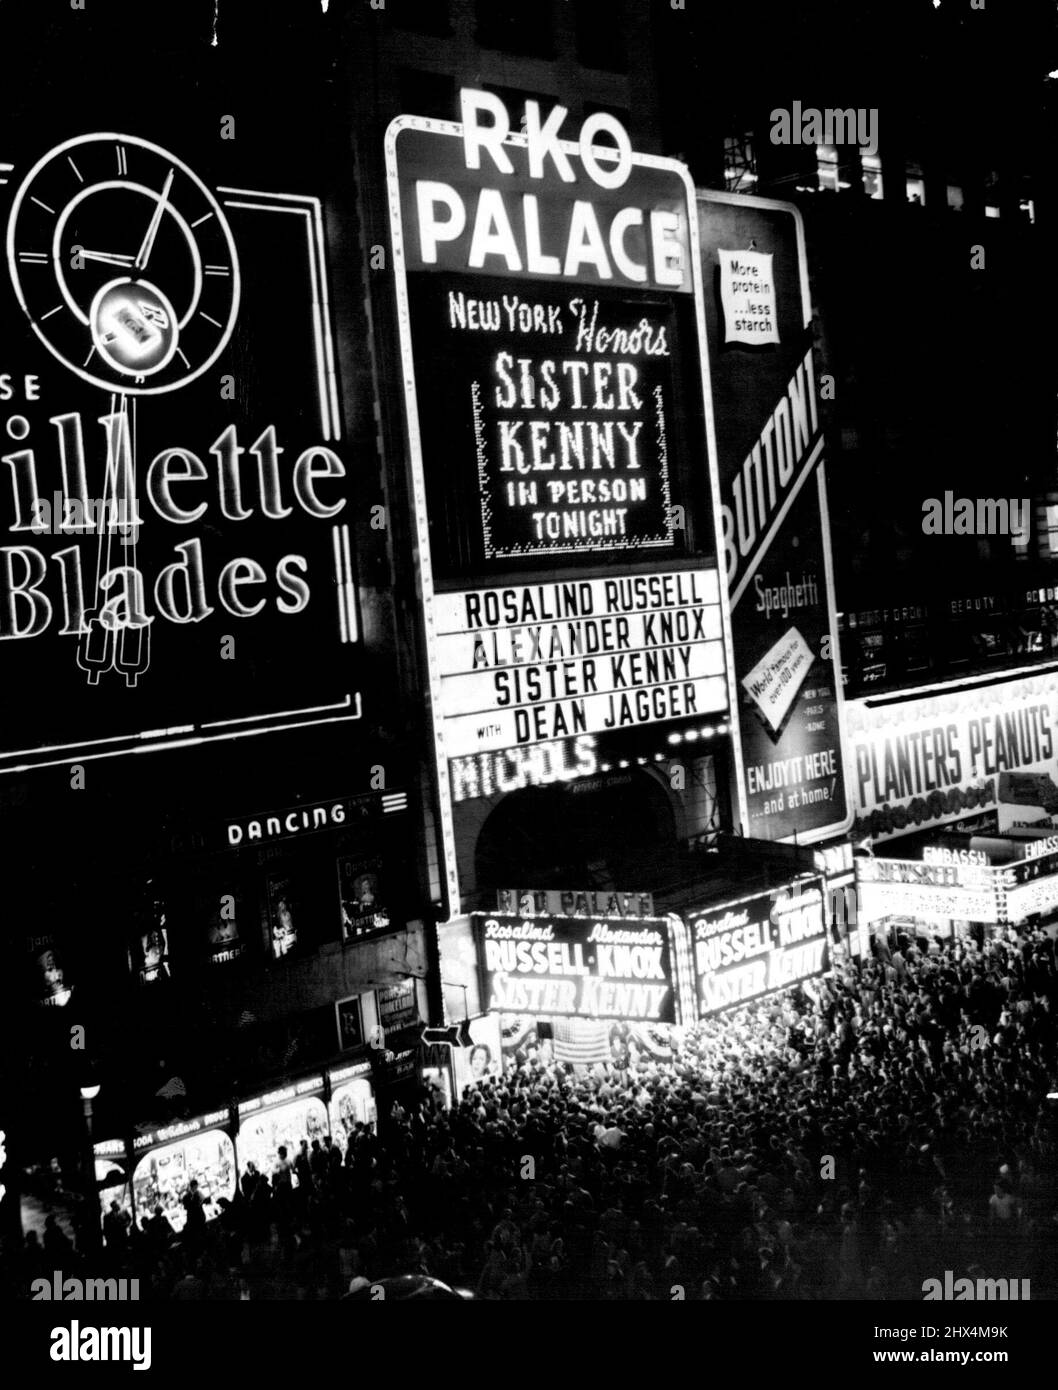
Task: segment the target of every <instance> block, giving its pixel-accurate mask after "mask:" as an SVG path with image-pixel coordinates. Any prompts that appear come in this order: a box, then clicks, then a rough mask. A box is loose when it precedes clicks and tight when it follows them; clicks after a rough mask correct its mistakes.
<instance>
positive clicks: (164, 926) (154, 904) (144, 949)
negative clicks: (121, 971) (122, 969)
mask: <svg viewBox="0 0 1058 1390" xmlns="http://www.w3.org/2000/svg"><path fill="white" fill-rule="evenodd" d="M147 887H148V892H147V894H146V896H145V900H144V902H143V904H142V907H141V910H140V912H139V914H138V918H139V920H138V922H137V923H136V926H135V927H134V929H133V934H132V940H131V942H130V943H129V967H130V969H131V971H132V975H133V978H134V979H135V980H136V982H137V984H141V985H152V984H155V983H156V982H157V981H159V980H167V979H168V978H169V926H168V921H167V914H166V908H165V902H164V900H163V899H162V898H160V897H158V896H155V894H154V893H152V892H150V887H151V885H149V884H148V885H147Z"/></svg>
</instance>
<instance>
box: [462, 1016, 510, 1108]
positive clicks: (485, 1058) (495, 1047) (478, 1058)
mask: <svg viewBox="0 0 1058 1390" xmlns="http://www.w3.org/2000/svg"><path fill="white" fill-rule="evenodd" d="M470 1037H471V1045H470V1046H469V1047H453V1048H452V1071H453V1073H454V1075H455V1088H456V1100H462V1099H463V1093H464V1092H465V1091H466V1090H467V1089H468V1088H469V1087H470V1086H475V1085H477V1084H478V1082H481V1081H487V1080H491V1079H494V1078H495V1077H498V1076H502V1075H503V1050H502V1041H501V1036H500V1015H499V1014H482V1015H481V1016H480V1017H479V1018H472V1019H471V1020H470Z"/></svg>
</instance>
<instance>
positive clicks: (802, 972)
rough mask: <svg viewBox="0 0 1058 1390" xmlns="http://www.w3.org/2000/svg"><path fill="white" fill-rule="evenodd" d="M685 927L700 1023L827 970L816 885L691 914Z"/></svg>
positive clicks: (820, 897)
mask: <svg viewBox="0 0 1058 1390" xmlns="http://www.w3.org/2000/svg"><path fill="white" fill-rule="evenodd" d="M689 924H690V928H691V933H692V942H693V948H694V972H695V981H696V993H697V998H698V1016H699V1018H706V1017H708V1016H709V1015H710V1014H716V1013H722V1012H723V1011H724V1010H725V1009H729V1008H734V1007H737V1006H738V1005H741V1004H748V1003H750V1001H751V1000H754V999H761V998H763V997H764V996H765V995H767V994H772V993H774V992H775V991H776V990H780V989H785V988H786V987H787V986H788V985H792V984H796V983H797V982H798V981H800V980H807V979H810V978H811V977H813V976H815V975H821V974H822V973H823V971H824V970H826V969H827V968H828V966H829V944H828V941H827V927H826V922H825V920H824V912H823V892H822V888H821V886H820V884H819V881H818V880H805V882H804V883H795V884H794V885H792V887H791V888H790V889H789V890H784V891H781V892H771V893H757V894H754V895H753V896H751V897H748V898H742V899H739V900H738V901H737V902H733V903H728V904H726V905H724V906H722V907H714V908H710V909H709V910H708V911H707V912H700V913H695V914H694V915H692V916H691V917H690V918H689Z"/></svg>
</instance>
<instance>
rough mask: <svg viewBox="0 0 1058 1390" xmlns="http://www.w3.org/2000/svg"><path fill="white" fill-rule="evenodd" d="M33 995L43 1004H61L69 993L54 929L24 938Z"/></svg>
mask: <svg viewBox="0 0 1058 1390" xmlns="http://www.w3.org/2000/svg"><path fill="white" fill-rule="evenodd" d="M28 945H29V952H30V973H31V979H32V989H33V993H34V998H35V999H36V1001H37V1003H38V1004H39V1005H41V1007H43V1008H52V1009H55V1008H63V1007H65V1005H67V1004H68V1003H69V1002H70V1000H71V998H72V997H73V984H72V982H71V981H70V980H69V979H67V974H66V963H65V957H64V954H63V951H62V950H61V948H60V945H59V942H58V939H57V938H56V936H55V935H54V933H51V932H48V933H45V934H44V935H41V936H32V937H29V938H28Z"/></svg>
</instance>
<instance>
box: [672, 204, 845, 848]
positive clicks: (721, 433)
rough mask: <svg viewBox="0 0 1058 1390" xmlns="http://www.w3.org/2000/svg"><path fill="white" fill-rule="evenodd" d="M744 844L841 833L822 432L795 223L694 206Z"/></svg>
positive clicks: (792, 214) (840, 718)
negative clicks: (735, 706) (744, 818)
mask: <svg viewBox="0 0 1058 1390" xmlns="http://www.w3.org/2000/svg"><path fill="white" fill-rule="evenodd" d="M698 214H699V235H700V243H701V254H702V272H703V275H702V278H703V281H704V285H705V296H706V315H705V318H706V330H707V332H706V343H707V350H708V356H709V379H710V383H711V388H712V389H711V408H712V410H713V413H714V419H715V425H714V428H715V433H716V450H717V453H716V458H717V464H716V466H717V472H718V474H719V484H720V494H721V506H720V521H721V529H722V535H723V542H722V552H723V569H724V574H725V577H726V588H727V594H728V598H729V600H730V606H731V623H732V634H733V645H732V661H733V665H734V670H735V684H736V686H737V688H738V692H739V693H738V700H739V716H740V717H739V721H738V727H739V730H740V744H741V751H740V758H739V767H738V776H739V779H740V782H741V784H742V785H741V791H742V799H743V801H744V804H745V806H746V811H747V822H746V833H747V834H749V835H752V836H754V837H755V838H758V839H762V840H791V839H795V838H796V839H797V840H799V841H800V842H801V843H812V842H813V841H817V840H822V839H826V838H827V837H828V836H831V835H836V834H841V833H843V832H844V831H845V830H847V829H848V826H849V823H850V821H851V818H852V800H851V797H850V795H849V791H848V787H847V784H846V768H845V764H844V759H843V756H842V744H843V737H842V735H843V729H844V713H843V708H842V698H841V680H840V667H839V662H838V647H837V641H838V639H837V627H836V615H835V603H834V578H833V562H832V558H831V552H830V533H829V522H828V517H827V494H826V475H825V465H824V437H823V422H822V418H821V412H820V408H819V395H820V392H819V386H820V383H819V382H818V380H817V377H816V366H815V358H814V355H813V347H812V332H811V321H812V308H811V303H810V300H809V294H808V267H807V259H806V256H805V244H804V229H803V227H802V224H801V215H800V213H799V212H798V210H797V208H795V207H793V206H792V205H790V204H786V203H778V202H773V201H770V200H768V199H764V198H748V197H742V196H739V195H736V194H727V193H699V195H698Z"/></svg>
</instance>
